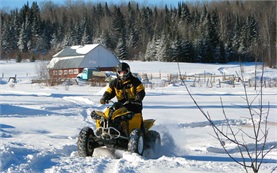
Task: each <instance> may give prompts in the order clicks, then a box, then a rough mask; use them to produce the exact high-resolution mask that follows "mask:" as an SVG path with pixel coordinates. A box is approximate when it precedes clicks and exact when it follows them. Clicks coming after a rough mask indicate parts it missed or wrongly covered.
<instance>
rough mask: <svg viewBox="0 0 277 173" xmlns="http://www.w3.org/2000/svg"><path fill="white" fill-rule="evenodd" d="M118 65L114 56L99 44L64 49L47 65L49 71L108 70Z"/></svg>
mask: <svg viewBox="0 0 277 173" xmlns="http://www.w3.org/2000/svg"><path fill="white" fill-rule="evenodd" d="M118 63H119V60H118V58H117V57H116V55H115V54H114V53H113V52H111V51H110V50H108V49H107V48H105V47H104V46H103V45H101V44H87V45H78V46H71V47H66V48H64V49H63V50H61V51H60V52H58V53H57V54H55V55H54V56H53V58H52V60H51V61H50V62H49V64H48V66H47V67H48V68H49V69H68V68H85V67H88V68H99V67H103V68H109V67H115V66H116V65H117V64H118Z"/></svg>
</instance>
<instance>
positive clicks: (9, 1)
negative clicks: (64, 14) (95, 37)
mask: <svg viewBox="0 0 277 173" xmlns="http://www.w3.org/2000/svg"><path fill="white" fill-rule="evenodd" d="M27 1H28V2H29V5H31V4H32V3H33V2H34V1H36V2H37V3H38V5H40V3H41V2H44V1H45V0H0V9H6V10H12V9H14V8H22V6H23V5H24V4H26V3H27ZM47 1H48V0H47ZM66 1H68V0H52V2H54V3H55V4H63V3H64V2H66ZM71 1H72V2H76V1H84V2H89V1H90V2H108V3H113V4H120V3H127V2H129V1H131V2H138V3H139V4H140V5H156V6H162V7H164V5H165V4H167V5H168V6H175V7H177V4H178V2H182V1H183V2H188V1H191V0H71Z"/></svg>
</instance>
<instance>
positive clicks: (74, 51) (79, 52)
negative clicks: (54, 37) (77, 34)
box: [53, 44, 99, 58]
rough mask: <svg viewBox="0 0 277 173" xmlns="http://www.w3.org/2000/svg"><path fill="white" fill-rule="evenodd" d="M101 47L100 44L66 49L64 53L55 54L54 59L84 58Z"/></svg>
mask: <svg viewBox="0 0 277 173" xmlns="http://www.w3.org/2000/svg"><path fill="white" fill-rule="evenodd" d="M97 46H99V44H86V45H78V46H70V47H65V48H64V49H63V50H62V51H60V52H58V53H57V54H55V55H54V56H53V57H57V58H58V57H72V56H84V55H86V54H87V53H88V52H89V51H91V50H92V49H94V48H96V47H97Z"/></svg>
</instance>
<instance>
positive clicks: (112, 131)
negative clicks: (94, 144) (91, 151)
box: [94, 127, 128, 140]
mask: <svg viewBox="0 0 277 173" xmlns="http://www.w3.org/2000/svg"><path fill="white" fill-rule="evenodd" d="M94 134H95V136H96V137H97V138H100V139H102V140H112V139H116V138H123V139H128V138H127V137H124V136H121V133H120V131H119V130H117V129H116V128H114V127H107V128H105V127H99V128H97V129H96V130H95V131H94Z"/></svg>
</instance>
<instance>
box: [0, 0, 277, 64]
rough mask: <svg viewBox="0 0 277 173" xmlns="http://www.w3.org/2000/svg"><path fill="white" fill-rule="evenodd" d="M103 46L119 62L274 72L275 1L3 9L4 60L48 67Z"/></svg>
mask: <svg viewBox="0 0 277 173" xmlns="http://www.w3.org/2000/svg"><path fill="white" fill-rule="evenodd" d="M92 43H101V44H103V45H104V46H106V47H107V48H109V49H110V50H112V51H113V52H115V53H116V55H117V56H118V57H119V58H120V59H121V60H141V61H171V62H172V61H178V62H201V63H227V62H234V61H243V62H245V61H263V62H266V63H267V65H268V66H270V67H276V64H277V63H276V2H275V1H215V2H213V1H210V2H207V3H193V4H191V3H184V2H180V3H178V5H176V7H172V6H170V7H169V6H167V5H165V6H164V7H157V6H144V5H140V4H138V3H135V2H133V1H132V2H129V3H126V4H124V3H122V4H120V5H115V4H108V3H92V2H91V3H89V2H82V1H77V2H73V1H67V2H65V4H63V5H58V4H55V3H53V2H52V1H44V2H43V3H40V6H39V5H38V4H37V2H33V3H32V4H28V3H27V4H25V5H24V6H23V7H22V8H21V9H13V10H10V11H6V10H4V9H1V59H9V58H15V57H16V58H18V59H22V58H27V57H28V58H29V57H32V60H35V59H38V58H40V59H50V58H51V56H52V55H53V54H55V53H57V52H58V51H59V50H61V49H63V48H64V47H65V46H71V45H82V44H92Z"/></svg>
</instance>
